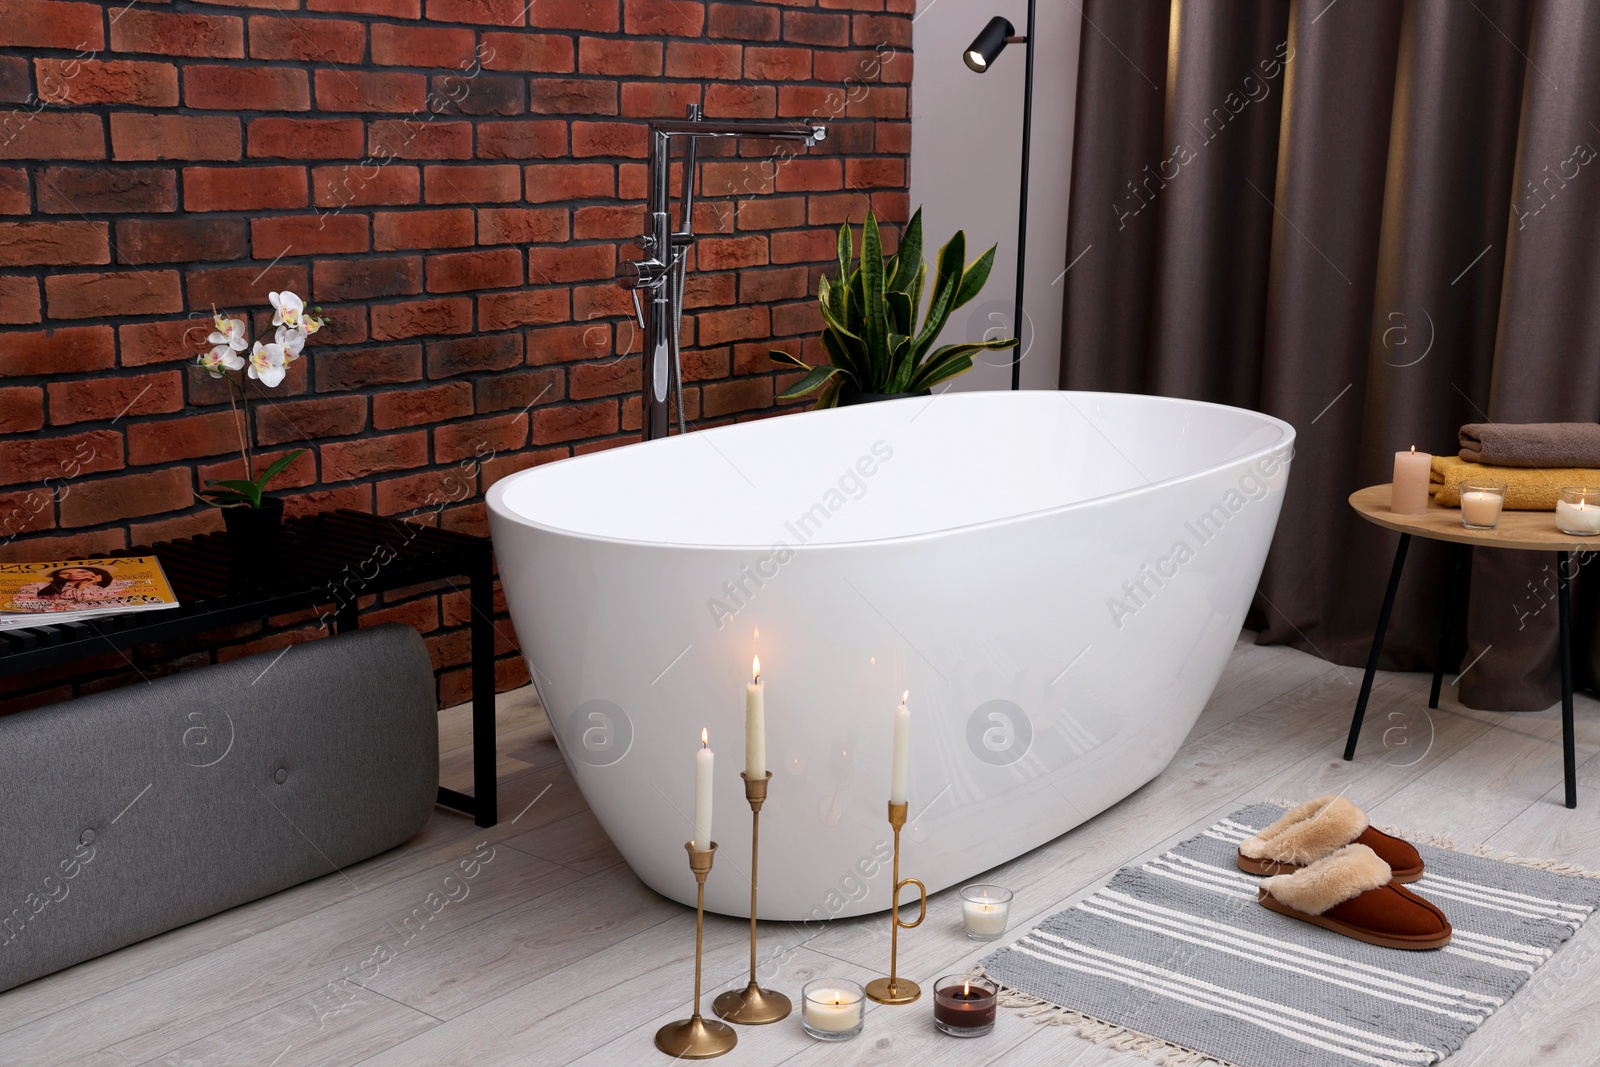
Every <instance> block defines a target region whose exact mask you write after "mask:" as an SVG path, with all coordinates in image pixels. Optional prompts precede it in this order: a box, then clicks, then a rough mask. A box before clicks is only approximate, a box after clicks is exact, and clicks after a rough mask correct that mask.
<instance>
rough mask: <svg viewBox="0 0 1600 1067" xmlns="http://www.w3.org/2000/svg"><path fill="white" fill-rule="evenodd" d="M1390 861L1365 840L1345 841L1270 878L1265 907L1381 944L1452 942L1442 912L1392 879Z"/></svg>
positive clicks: (1261, 894)
mask: <svg viewBox="0 0 1600 1067" xmlns="http://www.w3.org/2000/svg"><path fill="white" fill-rule="evenodd" d="M1389 875H1390V871H1389V865H1388V864H1387V863H1384V862H1383V860H1382V859H1381V858H1380V857H1379V856H1378V854H1377V853H1376V852H1374V851H1372V849H1370V848H1368V847H1367V846H1365V845H1346V846H1345V847H1344V848H1341V849H1340V850H1339V851H1337V852H1335V853H1334V854H1333V855H1331V856H1328V857H1325V858H1324V859H1320V860H1318V861H1316V862H1315V863H1313V864H1311V865H1310V866H1309V867H1305V868H1302V869H1301V870H1298V871H1296V872H1295V873H1293V874H1280V875H1275V876H1273V877H1271V878H1268V879H1266V880H1265V881H1263V882H1262V883H1261V888H1260V889H1259V890H1258V891H1257V898H1256V899H1257V900H1259V901H1260V903H1261V905H1262V907H1264V908H1267V909H1268V910H1270V911H1275V912H1277V913H1278V914H1279V915H1287V916H1289V917H1290V918H1292V919H1299V920H1301V921H1302V922H1308V923H1311V924H1313V925H1315V926H1320V927H1322V928H1323V929H1325V930H1332V931H1333V932H1334V933H1336V934H1343V935H1344V936H1345V937H1349V938H1353V939H1355V940H1356V941H1364V942H1366V943H1367V944H1369V945H1378V946H1380V947H1382V948H1401V949H1430V948H1443V947H1444V946H1446V945H1448V944H1449V943H1450V937H1451V935H1452V934H1453V933H1454V930H1453V929H1452V928H1451V926H1450V920H1449V919H1447V918H1445V915H1444V912H1442V911H1440V910H1439V909H1438V908H1436V907H1434V906H1433V905H1432V904H1431V903H1429V902H1428V901H1426V900H1423V899H1422V898H1421V897H1419V896H1417V895H1416V894H1415V893H1413V892H1411V890H1409V889H1406V888H1405V887H1403V886H1398V885H1396V884H1394V882H1392V881H1390V878H1389Z"/></svg>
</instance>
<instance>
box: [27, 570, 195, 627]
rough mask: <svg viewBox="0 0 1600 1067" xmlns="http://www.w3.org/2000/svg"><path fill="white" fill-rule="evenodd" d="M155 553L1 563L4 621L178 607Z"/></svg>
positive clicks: (40, 620) (31, 622)
mask: <svg viewBox="0 0 1600 1067" xmlns="http://www.w3.org/2000/svg"><path fill="white" fill-rule="evenodd" d="M177 603H178V598H177V597H176V596H175V595H174V594H173V592H172V586H171V585H170V584H168V582H167V576H166V574H164V573H163V572H162V570H161V563H160V561H159V560H157V559H156V557H154V556H107V557H103V558H100V559H72V560H55V561H52V562H47V563H0V626H29V625H37V624H39V623H43V622H46V621H49V620H47V619H44V618H40V616H41V615H47V616H53V617H55V618H56V619H63V620H64V619H84V618H91V617H94V616H97V615H115V614H120V613H121V612H125V611H148V610H151V609H154V608H170V607H176V606H177Z"/></svg>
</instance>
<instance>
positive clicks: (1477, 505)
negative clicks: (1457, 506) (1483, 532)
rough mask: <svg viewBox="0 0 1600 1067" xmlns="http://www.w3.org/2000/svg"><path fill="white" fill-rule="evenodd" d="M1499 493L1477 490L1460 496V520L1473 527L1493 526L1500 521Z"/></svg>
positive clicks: (1500, 498)
mask: <svg viewBox="0 0 1600 1067" xmlns="http://www.w3.org/2000/svg"><path fill="white" fill-rule="evenodd" d="M1502 499H1503V498H1502V497H1501V496H1500V494H1499V493H1489V492H1484V491H1483V490H1479V491H1477V492H1475V493H1462V494H1461V518H1462V520H1463V521H1464V522H1467V523H1470V524H1471V525H1473V526H1493V525H1494V524H1495V523H1497V522H1499V521H1500V501H1501V500H1502Z"/></svg>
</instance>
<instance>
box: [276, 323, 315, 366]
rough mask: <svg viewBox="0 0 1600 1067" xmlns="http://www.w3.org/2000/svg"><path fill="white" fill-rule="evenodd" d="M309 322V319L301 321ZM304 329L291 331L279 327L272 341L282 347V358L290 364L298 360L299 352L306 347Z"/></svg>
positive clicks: (284, 327) (287, 328)
mask: <svg viewBox="0 0 1600 1067" xmlns="http://www.w3.org/2000/svg"><path fill="white" fill-rule="evenodd" d="M302 321H304V322H310V321H311V320H310V319H305V320H302ZM307 332H308V331H306V330H305V329H299V330H291V329H290V328H289V327H287V326H279V327H278V332H277V333H276V334H275V335H274V337H273V340H274V341H276V342H277V343H278V344H279V345H282V346H283V358H284V359H285V360H286V361H287V362H290V363H293V362H294V361H295V360H297V359H299V358H300V350H301V349H303V348H305V346H306V333H307Z"/></svg>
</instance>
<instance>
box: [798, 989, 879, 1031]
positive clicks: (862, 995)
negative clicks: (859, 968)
mask: <svg viewBox="0 0 1600 1067" xmlns="http://www.w3.org/2000/svg"><path fill="white" fill-rule="evenodd" d="M866 996H867V994H866V992H865V991H864V990H863V989H862V988H861V986H860V985H858V984H857V983H855V982H852V981H850V980H849V979H846V978H818V979H815V980H813V981H810V982H807V983H806V984H805V985H804V986H803V987H801V990H800V1001H801V1003H800V1025H801V1026H803V1027H804V1028H805V1031H806V1033H808V1034H810V1035H811V1036H812V1037H814V1038H816V1039H817V1040H818V1041H848V1040H850V1039H851V1038H852V1037H855V1036H856V1035H857V1034H859V1033H861V1024H862V1021H863V1020H864V1019H865V1017H866V1011H865V1009H866Z"/></svg>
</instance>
